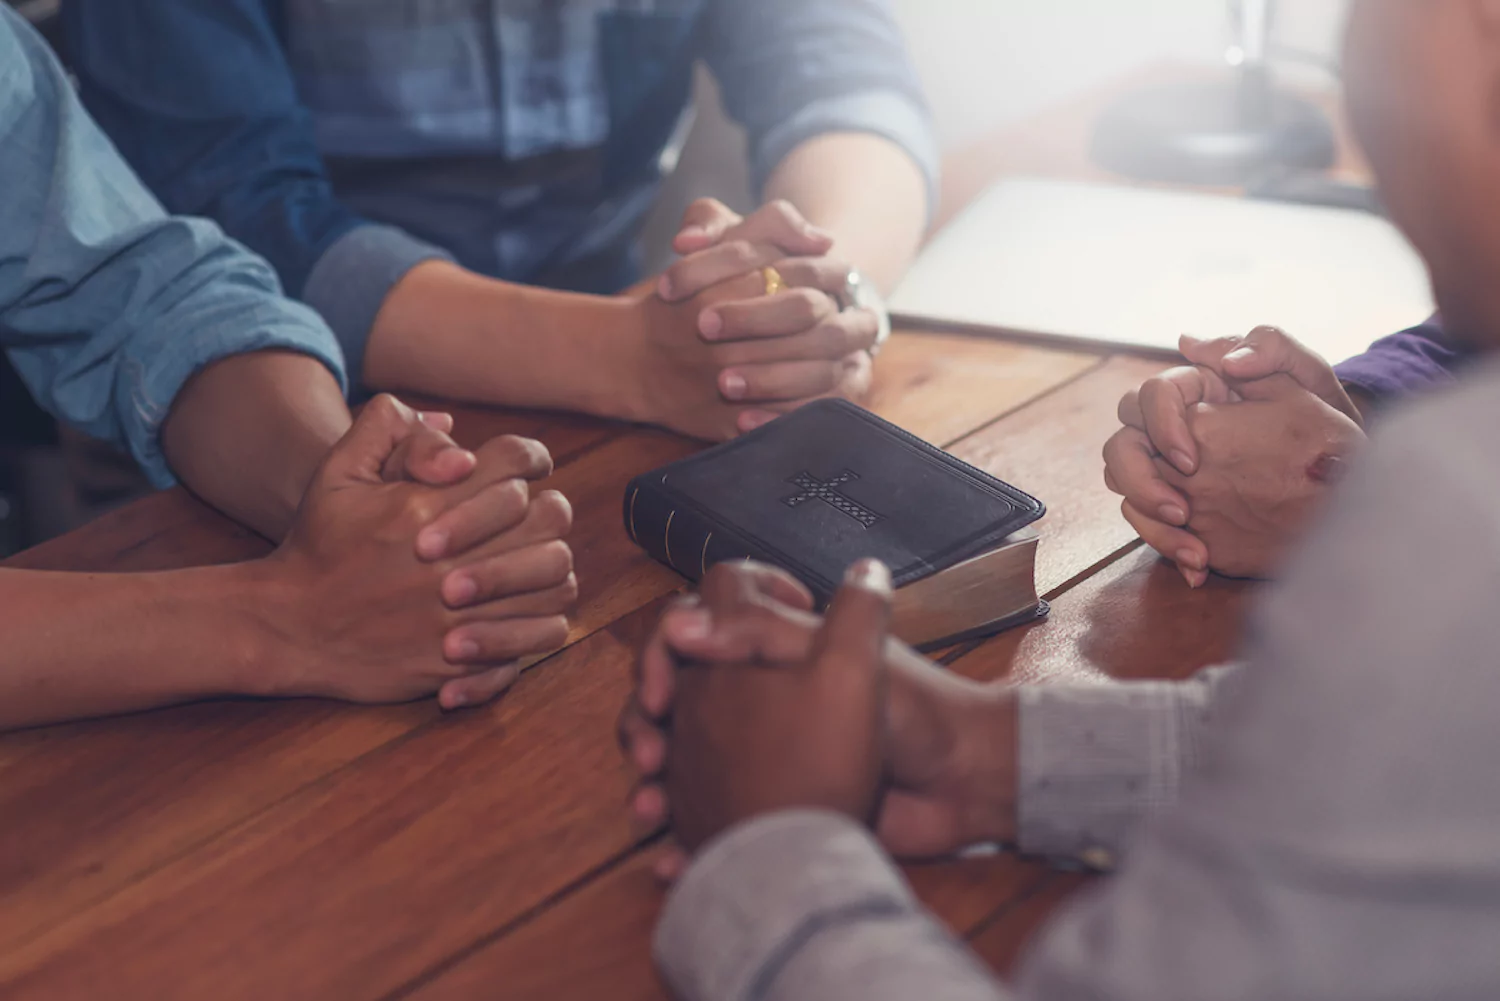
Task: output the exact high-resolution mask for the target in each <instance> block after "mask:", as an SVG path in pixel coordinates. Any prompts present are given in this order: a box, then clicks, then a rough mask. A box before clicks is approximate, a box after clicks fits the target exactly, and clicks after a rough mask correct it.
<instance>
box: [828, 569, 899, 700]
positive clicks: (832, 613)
mask: <svg viewBox="0 0 1500 1001" xmlns="http://www.w3.org/2000/svg"><path fill="white" fill-rule="evenodd" d="M890 623H891V571H890V570H889V568H887V567H886V565H885V564H884V563H882V562H880V561H879V560H860V561H859V562H857V563H855V564H854V565H853V566H851V567H850V568H849V571H848V572H847V573H846V574H844V584H843V586H842V587H840V588H839V590H838V593H837V594H835V595H834V596H833V603H832V605H830V606H829V609H828V614H827V615H826V616H825V617H824V619H823V628H822V629H820V630H818V635H817V638H816V639H814V640H813V650H812V667H813V670H815V671H817V672H819V673H820V674H824V675H827V676H829V677H831V678H840V679H845V678H847V679H851V680H855V679H858V680H859V681H860V682H861V683H863V682H865V681H867V680H868V679H869V678H871V677H872V676H874V675H875V674H876V673H877V672H878V671H879V669H880V667H881V665H882V663H883V659H882V657H881V651H882V650H883V649H884V647H885V638H886V633H887V632H888V631H889V629H890ZM872 690H873V689H872Z"/></svg>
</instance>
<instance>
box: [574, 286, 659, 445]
mask: <svg viewBox="0 0 1500 1001" xmlns="http://www.w3.org/2000/svg"><path fill="white" fill-rule="evenodd" d="M650 301H651V296H650V295H644V296H633V295H620V296H612V297H609V298H604V299H599V300H598V301H597V308H598V311H599V312H598V317H597V319H596V321H595V322H593V323H592V324H590V325H589V326H590V327H591V328H592V329H590V331H589V336H588V339H587V341H586V342H585V343H582V344H580V345H579V350H578V360H577V362H576V363H575V365H576V367H577V369H578V371H579V372H580V373H581V385H580V389H581V392H582V393H583V394H584V395H585V396H586V397H587V404H586V406H587V409H588V411H589V412H590V413H593V414H596V415H598V416H600V417H609V418H612V419H615V420H622V421H631V422H633V423H637V424H644V423H650V422H651V415H652V412H653V408H652V405H651V397H652V393H651V389H650V379H649V378H648V376H649V375H650V373H649V371H648V366H647V364H646V360H645V359H646V346H647V344H648V343H649V342H650V338H651V323H652V311H651V305H650Z"/></svg>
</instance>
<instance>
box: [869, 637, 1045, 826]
mask: <svg viewBox="0 0 1500 1001" xmlns="http://www.w3.org/2000/svg"><path fill="white" fill-rule="evenodd" d="M886 664H887V669H888V671H889V676H890V702H889V710H888V714H887V720H886V725H887V728H888V729H889V731H890V732H891V733H893V734H900V735H901V737H900V739H901V743H902V745H903V751H904V753H903V754H901V755H900V756H899V760H898V761H897V762H896V772H895V774H893V776H892V778H893V780H894V781H895V782H896V783H897V784H898V785H904V786H906V787H907V788H912V789H922V790H925V793H926V795H928V796H930V797H933V798H936V799H939V800H941V801H943V802H944V803H946V804H947V807H946V810H945V812H946V813H947V814H948V817H949V820H950V823H951V825H952V829H951V830H950V831H949V832H948V834H949V836H950V837H951V840H952V843H953V844H955V845H967V844H980V843H984V842H1000V843H1003V844H1009V843H1012V842H1013V841H1014V840H1015V832H1016V826H1017V825H1016V783H1017V779H1016V772H1017V769H1016V756H1017V752H1016V734H1017V717H1016V703H1017V699H1016V695H1015V692H1016V689H1015V687H1014V686H1012V685H1008V684H991V685H985V684H979V683H977V682H973V681H969V680H967V679H965V678H961V677H958V676H956V675H953V674H951V673H949V672H948V671H946V670H944V669H942V668H939V667H936V666H934V665H933V664H932V663H930V662H929V661H927V660H926V659H925V658H923V657H921V656H919V655H918V654H916V653H914V652H912V651H911V650H910V649H909V648H907V647H904V646H901V645H899V644H895V643H892V644H890V645H889V646H888V648H887V653H886Z"/></svg>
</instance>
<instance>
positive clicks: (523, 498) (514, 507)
mask: <svg viewBox="0 0 1500 1001" xmlns="http://www.w3.org/2000/svg"><path fill="white" fill-rule="evenodd" d="M484 493H485V500H486V502H487V503H490V504H493V505H495V507H497V508H500V509H502V510H508V511H524V510H525V509H526V506H527V505H528V504H530V503H531V486H530V484H529V483H527V481H526V480H524V479H521V478H519V477H515V478H512V479H508V480H501V481H500V482H499V483H492V484H490V485H489V486H488V487H485V488H484Z"/></svg>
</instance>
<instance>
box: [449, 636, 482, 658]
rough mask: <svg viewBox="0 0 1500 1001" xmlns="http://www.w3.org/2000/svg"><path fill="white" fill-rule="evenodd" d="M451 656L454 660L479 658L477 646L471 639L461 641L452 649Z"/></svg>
mask: <svg viewBox="0 0 1500 1001" xmlns="http://www.w3.org/2000/svg"><path fill="white" fill-rule="evenodd" d="M453 656H454V659H456V660H468V659H470V658H472V657H478V656H479V644H478V643H477V642H475V641H474V640H471V639H461V640H459V641H458V643H456V644H455V645H454V647H453Z"/></svg>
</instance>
